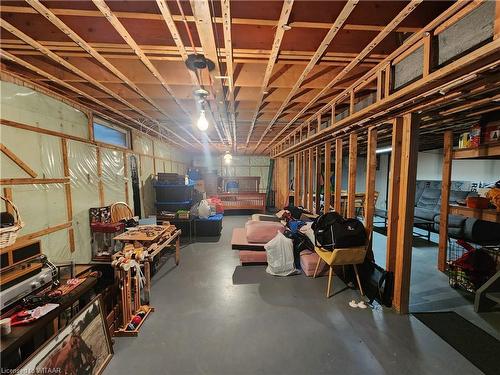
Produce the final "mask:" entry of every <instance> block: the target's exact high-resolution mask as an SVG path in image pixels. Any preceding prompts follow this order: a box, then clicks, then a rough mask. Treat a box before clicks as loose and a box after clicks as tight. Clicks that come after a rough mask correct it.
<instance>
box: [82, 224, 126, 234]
mask: <svg viewBox="0 0 500 375" xmlns="http://www.w3.org/2000/svg"><path fill="white" fill-rule="evenodd" d="M90 228H91V229H92V232H100V233H115V232H122V231H123V230H124V229H125V224H124V223H90Z"/></svg>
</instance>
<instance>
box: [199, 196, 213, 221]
mask: <svg viewBox="0 0 500 375" xmlns="http://www.w3.org/2000/svg"><path fill="white" fill-rule="evenodd" d="M198 216H199V217H200V219H208V217H209V216H210V205H209V204H208V202H207V200H206V199H203V200H202V201H201V202H200V205H199V206H198Z"/></svg>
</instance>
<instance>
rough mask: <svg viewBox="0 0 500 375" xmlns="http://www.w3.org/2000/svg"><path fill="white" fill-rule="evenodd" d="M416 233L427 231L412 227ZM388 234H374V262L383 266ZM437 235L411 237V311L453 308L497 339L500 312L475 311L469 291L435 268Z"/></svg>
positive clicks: (451, 309)
mask: <svg viewBox="0 0 500 375" xmlns="http://www.w3.org/2000/svg"><path fill="white" fill-rule="evenodd" d="M415 231H416V232H420V233H422V234H426V233H427V232H424V231H422V230H420V229H417V228H415ZM386 240H387V237H385V236H383V235H380V234H378V233H376V234H375V236H374V246H373V250H374V255H375V261H376V262H377V263H378V264H380V265H381V266H382V267H385V255H386V253H385V251H386ZM438 242H439V236H438V234H436V233H431V242H428V241H427V240H426V239H422V238H417V237H414V240H413V253H412V255H413V256H412V272H411V286H410V312H431V311H455V312H456V313H458V314H460V315H461V316H463V317H464V318H466V319H467V320H469V321H470V322H472V323H473V324H475V325H477V326H478V327H480V328H482V329H483V330H484V331H486V332H488V333H489V334H491V335H493V336H494V337H496V338H497V339H498V340H500V311H499V310H496V311H495V312H488V313H481V314H478V313H476V312H475V311H474V299H473V296H472V295H471V294H469V293H466V292H463V291H461V290H460V289H453V288H451V287H450V286H449V283H448V276H447V275H446V274H444V273H442V272H439V271H438V270H437V254H438V247H437V244H438Z"/></svg>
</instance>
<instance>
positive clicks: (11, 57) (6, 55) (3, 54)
mask: <svg viewBox="0 0 500 375" xmlns="http://www.w3.org/2000/svg"><path fill="white" fill-rule="evenodd" d="M0 57H2V58H3V59H6V60H8V61H11V62H14V63H16V64H18V65H20V66H22V67H23V68H26V69H28V70H30V71H32V72H33V73H36V74H38V75H40V76H42V77H46V78H47V79H49V80H50V81H52V82H54V83H56V84H58V85H60V86H62V87H65V88H67V89H69V90H71V91H73V92H75V93H76V94H78V95H80V96H82V97H84V98H86V99H88V100H90V101H91V102H93V103H96V104H97V105H100V106H102V107H103V108H106V109H108V110H109V111H111V112H113V113H116V114H117V115H118V116H121V117H122V118H124V119H127V120H129V121H130V122H132V123H135V124H136V125H138V126H139V127H146V128H148V130H150V131H151V132H153V133H154V134H156V135H159V136H160V137H161V139H163V140H165V141H167V142H169V143H172V144H175V145H177V146H179V147H183V148H186V146H185V145H182V144H180V143H178V142H176V141H174V140H172V139H171V138H167V137H165V134H162V133H161V132H159V131H157V130H155V129H153V128H150V127H149V126H147V125H144V124H142V123H141V122H139V121H137V120H136V119H134V118H132V117H130V116H129V115H127V114H126V113H123V112H121V111H119V110H117V109H115V108H114V107H112V106H110V105H108V104H106V103H104V102H102V101H100V100H99V99H96V98H94V97H93V96H92V95H89V94H87V93H86V92H84V91H82V90H80V89H78V88H77V87H74V86H72V85H70V84H69V83H67V82H65V81H63V80H62V79H59V78H57V77H55V76H53V75H52V74H50V73H47V72H46V71H44V70H42V69H40V68H38V67H36V66H35V65H33V64H30V63H29V62H27V61H24V60H23V59H21V58H19V57H17V56H14V55H12V54H11V53H9V52H7V51H4V50H2V49H0ZM113 120H114V119H113ZM122 125H124V124H123V123H122ZM166 130H167V131H169V130H168V129H166ZM169 133H171V131H169ZM186 143H188V142H186ZM188 144H189V143H188Z"/></svg>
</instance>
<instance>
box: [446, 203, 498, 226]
mask: <svg viewBox="0 0 500 375" xmlns="http://www.w3.org/2000/svg"><path fill="white" fill-rule="evenodd" d="M449 207H450V212H449V213H450V214H451V215H462V216H467V217H474V218H476V219H481V220H486V221H493V222H496V223H500V212H499V211H497V210H495V209H494V208H493V209H483V210H482V209H479V208H469V207H465V206H456V205H450V206H449Z"/></svg>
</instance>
